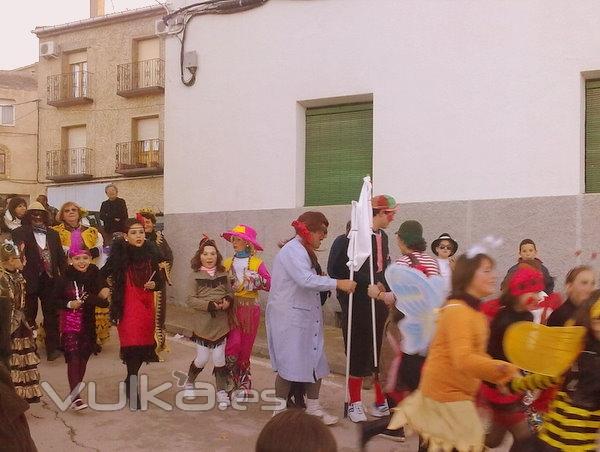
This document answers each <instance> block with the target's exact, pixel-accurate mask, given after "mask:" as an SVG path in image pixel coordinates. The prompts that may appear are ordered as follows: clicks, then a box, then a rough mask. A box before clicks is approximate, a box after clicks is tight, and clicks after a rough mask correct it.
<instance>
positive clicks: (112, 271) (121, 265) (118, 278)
mask: <svg viewBox="0 0 600 452" xmlns="http://www.w3.org/2000/svg"><path fill="white" fill-rule="evenodd" d="M143 261H149V262H150V265H151V267H152V271H153V276H152V279H151V280H152V281H154V282H155V284H156V286H155V287H154V291H159V290H162V288H163V286H164V282H165V280H164V278H163V276H162V273H163V272H161V271H159V270H160V269H159V267H158V264H159V262H160V261H161V256H160V255H159V254H157V247H156V246H153V245H151V244H150V243H149V242H148V241H147V240H146V241H145V242H144V244H143V245H142V246H141V247H139V248H137V247H135V246H133V245H129V244H128V243H127V242H126V241H125V240H123V239H119V240H115V241H114V242H113V244H112V247H111V250H110V256H109V258H108V260H107V261H106V263H105V264H104V266H103V267H102V270H101V271H100V273H101V275H102V277H103V278H106V279H107V280H108V282H109V285H110V287H111V290H112V297H111V304H110V318H111V320H112V321H113V322H114V323H118V322H119V321H120V320H121V317H122V316H123V303H124V296H125V295H124V294H125V284H126V283H127V273H128V272H129V271H130V269H131V266H133V265H135V264H140V263H142V262H143Z"/></svg>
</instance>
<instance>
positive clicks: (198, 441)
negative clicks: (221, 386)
mask: <svg viewBox="0 0 600 452" xmlns="http://www.w3.org/2000/svg"><path fill="white" fill-rule="evenodd" d="M169 346H170V348H171V352H170V353H169V354H168V355H167V358H166V361H165V362H163V363H154V364H151V365H148V366H143V367H142V372H143V373H147V374H148V375H149V378H150V384H149V386H150V387H151V388H153V387H157V386H159V385H160V384H162V383H165V382H168V383H172V384H176V379H175V378H174V377H173V376H172V372H173V371H181V372H186V371H187V368H188V366H189V362H190V361H191V359H192V357H193V356H194V348H193V344H191V343H189V342H187V341H182V340H178V339H174V338H170V339H169ZM42 355H43V350H42ZM40 372H41V375H42V380H43V381H47V382H49V383H50V384H51V385H52V387H53V388H55V389H56V391H57V392H58V393H59V394H60V395H63V396H66V394H67V392H68V383H67V374H66V364H65V362H64V360H63V359H62V358H61V359H57V360H56V361H54V362H50V363H49V362H47V361H46V360H45V357H44V359H43V361H42V364H41V366H40ZM211 372H212V368H211V369H206V370H205V371H204V372H203V373H202V374H201V375H200V377H199V378H198V381H204V382H213V381H214V380H213V377H212V373H211ZM125 373H126V372H125V367H124V366H123V364H122V363H121V361H120V360H119V358H118V340H117V338H116V331H115V330H114V329H113V331H112V337H111V339H110V342H109V343H108V344H106V346H105V347H104V350H103V352H102V353H101V354H100V355H98V356H95V357H92V359H91V360H90V363H89V365H88V369H87V373H86V382H90V381H95V382H96V383H97V387H98V393H99V396H98V401H99V402H100V403H109V402H113V403H114V402H115V401H116V400H117V398H118V397H117V394H118V392H117V391H118V389H117V385H118V382H119V381H122V380H123V378H124V376H125ZM253 375H254V383H255V384H254V386H255V388H256V389H258V390H262V389H268V388H272V387H273V381H274V374H273V372H272V370H271V367H270V363H269V361H268V360H266V359H264V358H253ZM343 385H344V379H343V377H342V376H339V375H334V376H332V377H330V378H328V379H327V380H326V381H325V382H324V384H323V387H322V390H321V394H322V402H323V405H324V406H325V407H326V408H327V409H328V410H329V411H330V412H331V413H335V414H336V415H339V416H340V417H341V416H342V411H343V400H344V386H343ZM177 390H178V388H176V387H172V388H171V389H169V390H167V391H165V392H163V393H161V394H160V395H159V398H160V399H161V400H163V401H166V402H170V403H171V404H173V402H174V400H175V396H176V393H177ZM370 392H371V391H368V393H370ZM85 393H86V392H85V390H84V394H85ZM367 397H368V398H367V400H368V401H369V402H370V401H371V399H370V397H371V394H368V396H367ZM86 398H87V397H84V400H85V399H86ZM198 400H199V401H202V400H206V399H202V398H199V399H198ZM246 405H247V406H248V411H247V412H242V411H236V410H234V409H233V408H231V407H230V408H228V409H227V410H226V411H224V412H223V411H219V409H218V408H214V409H212V410H209V411H206V412H186V411H182V410H180V409H178V408H176V407H175V408H173V409H172V410H171V411H167V410H164V409H161V408H158V407H156V406H154V405H150V408H149V410H148V411H145V412H144V411H140V412H131V411H129V409H127V408H125V409H121V410H118V411H109V412H100V411H94V410H92V409H89V408H88V409H87V410H84V411H80V412H73V411H69V410H67V411H66V412H61V411H59V409H58V408H57V406H56V405H55V404H54V403H53V402H52V401H51V400H50V398H49V397H48V396H45V397H44V398H43V400H42V402H41V403H39V404H35V405H32V407H31V408H30V410H29V411H28V420H29V424H30V427H31V430H32V434H33V437H34V439H35V441H36V444H37V446H38V448H39V450H40V451H42V452H45V451H61V452H62V451H64V452H68V451H82V450H93V451H117V450H118V451H138V450H139V451H141V450H144V451H169V450H177V451H181V452H184V451H205V450H206V451H208V450H210V451H252V450H254V444H255V441H256V438H257V436H258V433H259V432H260V430H261V429H262V427H263V425H264V424H265V423H266V422H267V421H268V420H269V418H270V416H271V413H270V412H268V411H261V410H260V404H259V403H251V404H246ZM332 432H333V433H334V436H335V438H336V440H337V442H338V446H339V450H340V451H352V450H357V448H356V445H357V434H356V426H355V425H354V424H352V422H350V421H349V420H341V421H340V423H339V424H338V425H336V426H334V427H333V428H332ZM416 448H417V446H416V439H415V438H414V437H412V438H409V441H408V442H407V443H405V444H402V443H395V442H392V441H389V440H385V439H381V438H378V439H376V440H374V441H372V444H371V445H370V449H369V450H370V451H382V452H392V451H415V450H416Z"/></svg>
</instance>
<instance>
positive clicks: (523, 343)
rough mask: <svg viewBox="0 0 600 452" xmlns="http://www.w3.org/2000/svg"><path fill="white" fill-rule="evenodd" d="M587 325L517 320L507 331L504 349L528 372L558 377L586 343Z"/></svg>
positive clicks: (514, 362)
mask: <svg viewBox="0 0 600 452" xmlns="http://www.w3.org/2000/svg"><path fill="white" fill-rule="evenodd" d="M585 334H586V329H585V327H582V326H564V327H548V326H545V325H539V324H537V323H533V322H517V323H514V324H513V325H511V326H510V327H509V328H508V329H507V330H506V334H505V335H504V341H503V345H504V353H505V354H506V356H507V358H508V359H509V360H510V361H511V362H512V363H513V364H515V365H516V366H518V367H520V368H521V369H523V370H526V371H527V372H533V373H536V374H541V375H547V376H550V377H559V376H560V375H562V374H564V373H565V372H566V371H567V370H568V369H569V368H570V367H571V364H572V363H573V361H575V359H576V358H577V356H578V355H579V353H581V350H583V346H584V338H585Z"/></svg>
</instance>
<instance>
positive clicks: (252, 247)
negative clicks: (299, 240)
mask: <svg viewBox="0 0 600 452" xmlns="http://www.w3.org/2000/svg"><path fill="white" fill-rule="evenodd" d="M221 236H222V237H223V238H224V239H225V240H227V241H228V242H231V245H232V246H233V252H234V255H233V257H229V258H227V259H225V260H224V261H223V266H224V267H225V270H226V271H227V272H229V275H230V278H231V280H232V287H233V291H234V294H233V300H234V301H233V312H234V315H235V320H236V326H235V327H234V328H233V329H231V331H230V332H229V335H228V336H227V344H226V345H225V360H226V363H227V367H228V369H229V372H230V374H231V377H232V380H233V385H234V391H233V397H234V399H235V400H236V401H238V402H243V401H245V400H246V399H247V397H248V394H249V393H248V391H249V390H250V389H252V381H251V378H250V355H251V354H252V347H254V341H255V339H256V333H257V331H258V325H259V322H260V306H259V304H258V291H259V290H265V291H269V289H270V288H271V274H270V273H269V270H268V269H267V266H266V265H265V264H264V262H263V261H262V260H261V259H260V258H259V257H258V256H257V255H256V253H257V252H258V251H262V249H263V248H262V246H261V245H260V243H258V240H257V238H256V231H255V230H254V229H253V228H251V227H250V226H247V225H245V224H238V225H237V226H235V227H234V228H233V229H231V230H229V231H226V232H224V233H223V234H221Z"/></svg>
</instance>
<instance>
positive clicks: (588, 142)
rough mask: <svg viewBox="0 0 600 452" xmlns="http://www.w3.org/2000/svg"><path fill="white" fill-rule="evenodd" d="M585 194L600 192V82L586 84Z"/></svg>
mask: <svg viewBox="0 0 600 452" xmlns="http://www.w3.org/2000/svg"><path fill="white" fill-rule="evenodd" d="M585 192H586V193H599V192H600V80H587V81H586V82H585Z"/></svg>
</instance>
